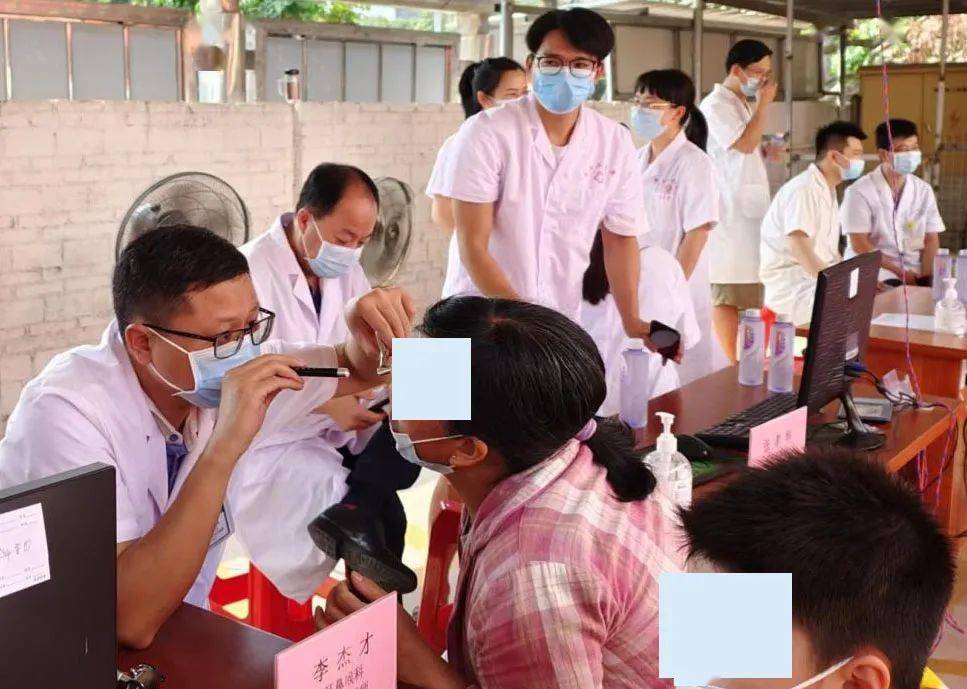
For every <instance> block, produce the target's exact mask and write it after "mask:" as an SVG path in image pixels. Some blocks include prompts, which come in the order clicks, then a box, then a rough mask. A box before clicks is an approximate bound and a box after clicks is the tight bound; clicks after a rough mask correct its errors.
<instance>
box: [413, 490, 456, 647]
mask: <svg viewBox="0 0 967 689" xmlns="http://www.w3.org/2000/svg"><path fill="white" fill-rule="evenodd" d="M434 513H435V514H434ZM462 514H463V505H462V504H461V503H460V501H459V500H455V499H452V496H449V497H447V498H444V499H441V500H440V501H439V502H438V503H437V504H436V505H434V506H433V507H432V508H431V514H430V550H429V553H427V558H426V571H425V572H424V576H423V595H422V597H421V598H420V614H419V619H417V622H416V626H417V629H419V630H420V634H421V635H422V636H423V639H424V640H425V641H426V642H427V643H428V644H430V646H431V647H432V648H433V650H435V651H436V652H437V653H442V652H443V650H444V649H445V648H446V646H447V626H448V625H449V624H450V615H451V614H452V613H453V604H452V603H450V565H451V564H452V563H453V558H454V557H456V555H457V544H458V543H459V541H460V516H461V515H462Z"/></svg>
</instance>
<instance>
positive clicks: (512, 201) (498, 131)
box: [443, 8, 650, 340]
mask: <svg viewBox="0 0 967 689" xmlns="http://www.w3.org/2000/svg"><path fill="white" fill-rule="evenodd" d="M527 47H528V48H529V49H530V51H531V55H530V56H529V57H528V58H527V70H528V72H529V75H530V78H531V93H530V94H529V95H527V96H525V97H523V98H520V99H518V100H516V101H513V102H512V103H508V104H506V105H504V106H503V107H500V108H494V109H493V110H487V111H484V112H482V113H480V114H478V115H476V116H474V117H472V118H470V119H469V120H467V122H466V123H465V124H464V125H463V126H462V127H461V128H460V131H459V132H458V133H457V135H456V138H455V139H454V141H453V147H452V152H451V154H450V156H449V158H448V171H447V174H446V175H444V177H445V179H446V180H447V185H448V186H449V188H448V189H446V190H445V191H444V195H445V196H448V197H450V198H451V199H453V210H454V219H455V223H456V231H455V233H454V237H453V239H452V240H451V243H450V255H449V261H448V265H447V276H446V282H445V284H444V288H443V296H450V295H454V294H483V295H486V296H490V297H507V298H515V299H525V300H528V301H534V302H537V303H541V304H544V305H545V306H550V307H551V308H555V309H557V310H558V311H560V312H562V313H564V314H565V315H567V316H569V317H571V318H572V319H574V320H577V318H578V310H579V308H580V305H581V281H582V276H583V275H584V271H585V269H586V268H587V266H588V256H589V254H590V251H591V244H592V243H593V241H594V235H595V233H596V232H597V229H598V227H599V225H600V226H601V227H602V228H603V232H602V237H603V241H604V257H605V264H606V266H607V272H608V279H609V282H610V283H611V290H612V294H613V295H614V299H615V304H616V306H617V307H618V311H619V312H620V314H621V320H622V324H623V326H624V330H625V332H626V333H627V335H628V336H629V337H634V338H642V339H645V340H647V338H648V334H649V330H650V329H649V327H648V324H647V323H645V322H643V321H642V320H641V318H640V316H639V313H640V312H639V309H638V303H637V302H638V243H637V239H636V236H637V235H639V234H643V233H645V232H647V230H648V227H647V225H646V222H645V217H644V201H643V198H642V184H641V174H640V172H639V170H638V163H637V157H636V152H635V148H634V144H633V143H632V140H631V135H630V133H629V132H628V131H627V130H626V129H624V128H623V127H621V126H620V125H619V124H618V123H616V122H613V121H611V120H609V119H608V118H606V117H604V116H602V115H599V114H598V113H596V112H595V111H594V110H592V109H590V108H588V107H586V106H584V102H585V101H586V100H587V99H588V98H589V97H590V96H591V95H592V93H593V92H594V88H595V84H596V83H597V82H598V81H599V80H600V79H601V77H602V76H603V74H604V67H603V61H604V59H605V58H606V57H607V56H608V54H609V53H610V52H611V50H612V49H613V48H614V32H613V31H612V29H611V27H610V26H609V25H608V23H607V22H606V21H605V20H604V19H603V18H602V17H601V16H600V15H598V14H596V13H594V12H592V11H590V10H587V9H582V8H573V9H569V10H552V11H550V12H547V13H546V14H544V15H541V16H540V17H538V18H537V20H535V21H534V23H533V24H531V27H530V29H529V30H528V31H527Z"/></svg>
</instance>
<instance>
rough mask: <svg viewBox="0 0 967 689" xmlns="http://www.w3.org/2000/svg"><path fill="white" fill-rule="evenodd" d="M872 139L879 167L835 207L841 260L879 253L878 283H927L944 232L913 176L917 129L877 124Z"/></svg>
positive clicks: (926, 190) (929, 192) (923, 186)
mask: <svg viewBox="0 0 967 689" xmlns="http://www.w3.org/2000/svg"><path fill="white" fill-rule="evenodd" d="M875 136H876V149H877V155H878V156H879V158H880V165H879V166H877V167H876V168H874V169H873V170H872V171H871V172H869V173H868V174H865V175H863V176H862V177H860V178H859V179H858V180H856V181H855V182H854V183H853V184H851V185H849V187H847V189H846V191H845V192H844V193H843V203H842V204H841V205H840V209H839V211H840V212H839V217H840V222H841V224H842V226H843V234H844V235H846V236H847V238H848V239H849V243H848V244H847V245H846V258H852V257H853V256H856V255H857V254H862V253H868V252H870V251H879V252H880V253H882V254H883V258H882V260H881V264H880V276H879V279H880V282H882V283H884V284H887V285H890V286H894V287H897V286H899V285H901V284H903V282H904V278H906V284H908V285H916V284H922V285H923V284H926V285H929V284H931V281H932V276H933V260H934V257H936V255H937V251H938V250H939V249H940V233H941V232H943V231H944V230H945V229H946V228H945V227H944V222H943V218H941V217H940V211H939V210H938V209H937V197H936V195H935V194H934V193H933V188H932V187H931V186H930V185H929V184H927V182H925V181H924V180H922V179H920V178H919V177H917V176H916V175H915V174H914V173H915V172H916V170H917V168H918V167H920V162H921V154H920V136H919V132H918V131H917V125H916V124H914V123H913V122H911V121H910V120H900V119H894V120H890V121H889V128H887V123H886V122H881V123H880V124H879V125H877V127H876V134H875ZM898 242H899V244H898ZM901 263H902V266H901Z"/></svg>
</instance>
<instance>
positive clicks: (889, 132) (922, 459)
mask: <svg viewBox="0 0 967 689" xmlns="http://www.w3.org/2000/svg"><path fill="white" fill-rule="evenodd" d="M876 17H877V19H878V20H879V21H880V22H883V7H882V5H881V0H876ZM880 67H881V73H882V80H883V114H884V121H885V123H886V137H887V141H888V142H889V145H890V151H892V150H893V128H892V127H891V126H890V80H889V75H888V70H887V67H886V51H885V50H884V51H883V52H881V57H880ZM843 95H844V96H845V94H843ZM890 185H891V187H892V192H893V213H892V215H891V217H890V221H891V224H892V229H893V241H894V242H895V243H896V246H897V251H898V254H899V257H900V280H901V282H902V283H903V284H902V285H901V286H900V289H901V290H903V309H904V318H905V327H904V330H903V339H904V353H905V355H906V361H907V369H908V371H909V373H910V381H911V382H912V384H913V392H914V397H915V399H916V401H917V402H922V401H923V398H922V394H921V390H920V381H919V379H918V377H917V374H916V371H915V370H914V368H913V354H912V352H911V349H912V347H911V343H910V295H909V293H908V292H907V267H906V262H905V260H904V259H905V255H904V252H903V243H902V242H901V241H900V235H899V233H898V232H897V222H896V220H897V211H898V210H899V207H900V187H899V182H898V181H897V179H896V177H893V178H892V179H891V180H890ZM934 277H936V276H934ZM947 412H948V413H949V414H950V425H949V427H948V429H947V437H946V440H945V441H944V451H943V454H942V455H941V460H940V468H939V469H938V471H937V476H936V482H937V485H936V487H935V489H934V503H933V507H934V514H936V513H937V512H938V511H939V509H940V484H941V482H942V481H943V472H944V470H945V469H946V466H947V461H948V458H949V457H950V444H951V440H952V439H953V437H954V435H955V434H956V431H957V418H956V415H955V414H954V410H953V409H950V408H947ZM926 460H927V457H926V451H923V450H921V451H920V452H919V453H918V455H917V460H916V462H917V464H916V468H917V483H918V488H919V492H920V494H921V495H922V494H923V492H924V490H925V488H926V485H927V475H928V473H929V468H928V467H926V466H925V465H926V464H927V461H926ZM944 621H945V622H946V624H947V625H949V626H950V627H951V628H952V629H954V630H956V631H957V632H959V633H960V634H964V630H963V628H962V627H961V626H960V625H959V624H958V623H957V621H956V620H955V619H954V616H953V615H952V614H951V613H950V612H949V611H948V612H947V613H946V614H945V615H944ZM942 639H943V625H941V627H940V633H939V634H938V635H937V640H936V641H935V642H934V645H933V648H932V649H931V651H930V652H931V654H933V651H935V650H936V648H937V646H939V645H940V641H941V640H942Z"/></svg>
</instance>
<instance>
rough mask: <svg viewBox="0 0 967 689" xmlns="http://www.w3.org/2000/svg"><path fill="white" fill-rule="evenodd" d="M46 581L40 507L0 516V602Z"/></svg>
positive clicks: (47, 568) (47, 565)
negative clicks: (6, 597) (0, 599)
mask: <svg viewBox="0 0 967 689" xmlns="http://www.w3.org/2000/svg"><path fill="white" fill-rule="evenodd" d="M49 580H50V560H49V558H48V556H47V530H46V528H45V527H44V512H43V508H42V507H41V505H40V503H37V504H36V505H29V506H28V507H21V508H20V509H19V510H13V511H12V512H4V513H3V514H0V598H3V597H4V596H9V595H11V594H14V593H17V592H18V591H23V590H24V589H26V588H30V587H31V586H35V585H36V584H42V583H43V582H45V581H49Z"/></svg>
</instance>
